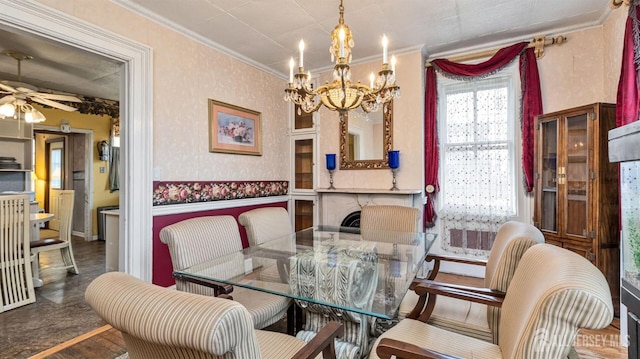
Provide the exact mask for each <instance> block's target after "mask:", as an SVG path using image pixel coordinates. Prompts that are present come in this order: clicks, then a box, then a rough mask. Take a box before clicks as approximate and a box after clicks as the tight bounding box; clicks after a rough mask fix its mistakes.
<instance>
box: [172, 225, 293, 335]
mask: <svg viewBox="0 0 640 359" xmlns="http://www.w3.org/2000/svg"><path fill="white" fill-rule="evenodd" d="M160 240H161V241H162V243H165V244H167V245H168V246H169V253H170V255H171V262H172V263H173V269H174V270H178V269H184V268H187V267H191V266H193V265H196V264H199V263H203V262H206V261H207V260H211V259H214V258H219V257H221V256H224V255H227V254H230V253H239V252H240V251H242V241H241V239H240V231H239V229H238V224H237V222H236V220H235V218H233V217H232V216H206V217H197V218H190V219H186V220H184V221H181V222H178V223H174V224H172V225H169V226H166V227H164V228H163V229H162V230H160ZM225 270H228V271H232V272H233V271H235V272H237V274H243V273H244V262H243V260H242V256H241V255H240V256H239V260H238V261H237V262H236V263H229V265H228V266H226V267H225ZM176 288H177V289H178V290H180V291H185V292H190V293H195V294H202V295H210V296H215V295H217V294H219V293H217V292H216V289H214V288H210V287H206V286H202V285H199V284H195V283H189V282H186V281H183V280H179V279H176ZM232 296H233V300H235V301H237V302H239V303H240V304H242V305H244V306H245V307H246V308H247V310H248V311H249V313H251V315H252V317H253V323H254V326H255V328H257V329H262V328H265V327H267V326H269V325H271V324H274V323H276V322H277V321H279V320H280V319H282V318H284V316H285V315H286V314H287V309H288V308H289V305H290V304H291V300H290V299H288V298H285V297H280V296H276V295H273V294H268V293H263V292H259V291H255V290H251V289H246V288H242V287H234V288H233V293H232Z"/></svg>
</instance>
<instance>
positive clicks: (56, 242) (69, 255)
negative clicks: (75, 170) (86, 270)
mask: <svg viewBox="0 0 640 359" xmlns="http://www.w3.org/2000/svg"><path fill="white" fill-rule="evenodd" d="M73 196H74V191H73V190H63V191H60V194H59V196H57V197H55V198H54V199H53V201H55V205H56V206H57V211H56V214H57V218H56V219H57V222H58V226H59V236H58V238H41V239H40V240H38V241H34V242H31V254H32V255H34V256H35V258H34V261H33V262H32V271H33V276H34V277H35V278H39V277H40V275H39V274H40V263H39V256H40V253H42V252H46V251H53V250H59V251H60V255H61V256H62V261H63V263H64V265H63V266H62V268H64V269H67V270H68V271H71V272H72V273H75V274H79V273H80V271H79V270H78V266H77V265H76V260H75V258H74V256H73V247H72V245H71V231H72V228H73V227H72V226H71V222H72V220H73Z"/></svg>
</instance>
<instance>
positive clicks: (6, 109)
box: [0, 103, 16, 117]
mask: <svg viewBox="0 0 640 359" xmlns="http://www.w3.org/2000/svg"><path fill="white" fill-rule="evenodd" d="M15 113H16V108H15V106H13V105H12V104H10V103H5V104H2V106H0V116H4V117H13V115H14V114H15Z"/></svg>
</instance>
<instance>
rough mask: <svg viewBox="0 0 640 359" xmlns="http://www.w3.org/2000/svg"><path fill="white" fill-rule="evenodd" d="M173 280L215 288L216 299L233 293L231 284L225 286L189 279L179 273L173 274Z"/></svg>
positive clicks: (213, 282)
mask: <svg viewBox="0 0 640 359" xmlns="http://www.w3.org/2000/svg"><path fill="white" fill-rule="evenodd" d="M173 278H175V279H176V280H182V281H185V282H190V283H195V284H200V285H203V286H205V287H209V288H213V292H214V295H215V296H216V297H218V296H220V295H222V294H231V292H233V286H232V285H231V284H224V283H220V282H215V281H212V280H208V279H202V278H194V277H187V276H185V275H182V274H178V273H173Z"/></svg>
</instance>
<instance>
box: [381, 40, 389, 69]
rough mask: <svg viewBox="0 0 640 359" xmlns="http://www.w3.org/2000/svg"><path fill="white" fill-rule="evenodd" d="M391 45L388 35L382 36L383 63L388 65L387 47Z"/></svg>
mask: <svg viewBox="0 0 640 359" xmlns="http://www.w3.org/2000/svg"><path fill="white" fill-rule="evenodd" d="M388 44H389V40H387V35H382V63H383V64H386V63H388V62H387V45H388Z"/></svg>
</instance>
